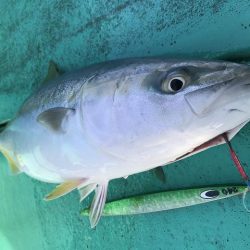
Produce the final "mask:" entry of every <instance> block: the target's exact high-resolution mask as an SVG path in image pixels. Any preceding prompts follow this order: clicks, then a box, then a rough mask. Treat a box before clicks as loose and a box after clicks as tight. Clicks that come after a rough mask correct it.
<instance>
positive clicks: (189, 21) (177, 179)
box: [0, 0, 250, 250]
mask: <svg viewBox="0 0 250 250" xmlns="http://www.w3.org/2000/svg"><path fill="white" fill-rule="evenodd" d="M163 54H165V55H170V56H171V57H198V58H201V57H203V58H204V57H205V58H213V57H218V56H220V55H222V54H230V56H231V57H235V58H237V57H239V56H240V57H242V56H244V57H246V58H248V59H249V58H250V56H249V55H250V3H249V1H246V0H245V1H234V0H231V1H229V0H218V1H201V0H199V1H198V0H196V1H190V0H189V1H188V0H184V1H173V0H167V1H163V0H162V1H159V0H158V1H157V0H154V1H153V0H152V1H142V0H133V1H130V0H127V1H116V0H113V1H107V0H106V1H80V0H78V1H76V0H75V1H74V0H71V1H56V0H50V1H49V0H47V1H38V0H34V1H24V0H20V1H4V0H0V120H4V119H7V118H11V117H13V116H14V115H15V113H16V112H17V110H18V108H19V107H20V105H21V103H22V102H23V100H24V99H25V98H26V97H27V96H28V95H29V94H30V93H32V91H33V90H34V89H36V88H37V86H39V82H41V81H42V80H43V78H44V76H45V74H46V71H47V66H48V62H49V60H50V59H53V60H54V61H55V62H57V63H58V66H59V68H60V69H61V70H63V71H69V70H72V69H76V68H79V67H81V66H85V65H88V64H91V63H94V62H100V61H105V60H108V59H115V58H122V57H131V56H148V55H149V56H151V55H163ZM27 129H28V128H27ZM190 139H192V138H190ZM233 144H234V145H235V148H236V151H237V152H238V153H239V155H240V158H241V159H242V162H243V163H244V164H247V163H249V162H250V154H249V150H250V125H248V126H246V127H245V128H244V129H243V130H242V131H241V133H240V134H239V135H238V136H237V138H235V139H234V140H233ZM0 160H1V162H0V164H1V168H0V179H1V180H0V197H1V209H0V249H3V250H9V249H14V250H31V249H37V250H40V249H41V250H42V249H43V250H57V249H58V250H59V249H60V250H62V249H66V250H68V249H69V250H71V249H117V248H118V247H119V249H121V250H122V249H171V250H172V249H249V245H250V240H249V229H250V226H249V222H250V214H248V213H246V212H245V210H244V208H243V206H242V202H241V199H240V197H235V198H232V199H228V200H223V201H218V202H214V203H210V204H206V205H201V206H197V207H190V208H185V209H178V210H172V211H166V212H161V213H153V214H145V215H137V216H130V217H106V218H102V220H101V221H100V223H99V224H98V227H97V228H96V229H95V230H90V226H89V222H88V219H87V218H82V217H81V216H80V210H81V209H82V208H84V207H85V206H88V205H89V202H90V199H88V200H87V201H86V202H84V203H83V204H79V199H78V194H77V192H74V193H72V194H70V195H67V196H66V197H63V198H61V199H59V200H56V201H53V202H50V203H46V202H44V201H43V200H42V198H43V197H44V195H45V194H46V193H48V192H49V191H50V190H51V189H52V188H53V185H49V184H45V183H40V182H38V181H36V180H32V179H31V178H29V177H27V176H25V175H20V176H15V177H13V176H10V175H9V174H8V169H7V163H6V161H5V160H4V159H3V157H1V159H0ZM247 170H248V171H249V168H248V169H247ZM165 173H166V175H167V183H166V184H162V183H160V182H159V181H158V179H156V178H155V176H154V174H153V173H152V172H146V173H142V174H137V175H134V176H131V177H129V178H128V179H127V180H124V179H121V180H115V181H112V182H111V184H110V186H109V192H108V199H109V200H111V199H118V198H122V197H125V196H130V195H137V194H143V193H148V192H154V191H160V190H167V189H175V188H186V187H192V186H199V185H203V186H204V185H213V184H229V183H240V182H241V179H240V176H239V174H238V173H237V171H236V169H235V168H234V166H233V164H232V162H231V160H230V157H229V154H228V152H227V149H226V147H225V146H221V147H217V148H214V149H210V150H208V151H206V152H203V153H200V154H199V155H196V156H193V157H191V158H188V159H185V160H183V161H181V162H178V163H176V164H172V165H169V166H168V167H166V168H165ZM249 203H250V200H249Z"/></svg>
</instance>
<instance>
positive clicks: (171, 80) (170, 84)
mask: <svg viewBox="0 0 250 250" xmlns="http://www.w3.org/2000/svg"><path fill="white" fill-rule="evenodd" d="M185 84H186V80H185V78H184V77H182V76H179V75H178V76H176V75H175V76H170V77H168V78H167V79H166V80H165V81H164V82H163V83H162V90H163V91H165V92H171V93H175V92H178V91H180V90H182V89H183V88H184V86H185Z"/></svg>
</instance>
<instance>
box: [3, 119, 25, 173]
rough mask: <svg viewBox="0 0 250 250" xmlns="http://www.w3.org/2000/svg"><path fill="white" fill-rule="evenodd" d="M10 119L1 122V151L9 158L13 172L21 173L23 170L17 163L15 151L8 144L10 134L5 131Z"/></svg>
mask: <svg viewBox="0 0 250 250" xmlns="http://www.w3.org/2000/svg"><path fill="white" fill-rule="evenodd" d="M9 122H10V120H5V121H3V122H1V123H0V153H2V154H3V156H4V157H5V158H6V159H7V161H8V164H9V168H10V171H11V173H12V174H19V173H21V170H20V168H19V166H18V164H17V160H16V157H15V156H14V154H13V152H11V150H10V147H9V146H8V144H9V143H8V137H9V134H8V133H5V131H4V130H5V129H6V127H7V126H8V124H9Z"/></svg>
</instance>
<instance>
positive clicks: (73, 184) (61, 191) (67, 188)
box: [44, 179, 88, 201]
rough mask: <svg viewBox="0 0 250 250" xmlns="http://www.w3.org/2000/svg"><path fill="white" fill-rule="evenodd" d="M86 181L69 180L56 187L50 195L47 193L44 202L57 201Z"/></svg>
mask: <svg viewBox="0 0 250 250" xmlns="http://www.w3.org/2000/svg"><path fill="white" fill-rule="evenodd" d="M87 180H88V179H80V180H70V181H66V182H64V183H62V184H60V185H58V186H57V187H56V188H55V189H54V190H53V191H52V192H51V193H49V194H48V195H47V196H46V197H45V198H44V200H46V201H50V200H54V199H57V198H59V197H61V196H63V195H66V194H68V193H70V192H71V191H73V190H74V189H76V188H77V187H78V186H80V185H82V184H83V183H84V182H86V181H87Z"/></svg>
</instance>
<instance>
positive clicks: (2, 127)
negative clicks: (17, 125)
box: [0, 120, 10, 133]
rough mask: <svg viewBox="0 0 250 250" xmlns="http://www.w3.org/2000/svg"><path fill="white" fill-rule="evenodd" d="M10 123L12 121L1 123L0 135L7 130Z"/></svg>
mask: <svg viewBox="0 0 250 250" xmlns="http://www.w3.org/2000/svg"><path fill="white" fill-rule="evenodd" d="M9 122H10V120H4V121H2V122H0V133H1V132H3V131H4V130H5V128H6V127H7V125H8V124H9Z"/></svg>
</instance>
